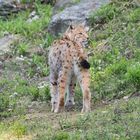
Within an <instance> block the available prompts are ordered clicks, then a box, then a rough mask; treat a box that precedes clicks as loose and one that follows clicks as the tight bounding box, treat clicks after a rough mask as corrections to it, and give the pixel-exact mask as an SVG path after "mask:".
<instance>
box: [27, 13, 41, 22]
mask: <svg viewBox="0 0 140 140" xmlns="http://www.w3.org/2000/svg"><path fill="white" fill-rule="evenodd" d="M37 19H39V16H38V15H37V13H36V11H32V12H31V13H30V15H29V19H28V20H27V22H28V23H31V22H32V21H35V20H37Z"/></svg>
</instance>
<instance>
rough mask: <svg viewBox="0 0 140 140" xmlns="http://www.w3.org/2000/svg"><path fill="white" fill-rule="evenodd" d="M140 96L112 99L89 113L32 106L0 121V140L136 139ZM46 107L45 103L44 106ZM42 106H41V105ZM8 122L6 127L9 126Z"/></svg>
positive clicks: (139, 121) (139, 120) (138, 131)
mask: <svg viewBox="0 0 140 140" xmlns="http://www.w3.org/2000/svg"><path fill="white" fill-rule="evenodd" d="M139 105H140V98H136V97H134V98H130V99H122V100H116V101H114V102H112V103H109V104H108V105H103V104H102V105H100V106H97V107H96V108H95V109H93V110H92V112H91V113H89V114H80V113H79V110H78V112H77V111H72V112H63V113H62V114H54V113H50V112H49V111H48V109H47V110H44V111H43V110H42V111H40V110H36V111H35V112H33V113H30V114H25V115H23V116H22V117H15V118H13V120H12V119H10V120H9V121H7V120H5V121H6V122H5V125H3V123H1V125H0V126H1V127H0V129H1V130H2V133H1V134H0V138H1V140H9V139H10V140H16V139H21V140H23V139H25V140H26V139H28V140H30V139H31V140H32V139H35V140H63V139H68V140H72V139H77V140H85V139H87V140H93V139H98V140H112V139H124V140H129V139H130V140H131V139H133V140H138V139H139V137H140V128H139V126H140V114H139V113H140V108H139ZM46 108H47V107H46ZM43 109H44V107H43ZM9 126H10V127H9Z"/></svg>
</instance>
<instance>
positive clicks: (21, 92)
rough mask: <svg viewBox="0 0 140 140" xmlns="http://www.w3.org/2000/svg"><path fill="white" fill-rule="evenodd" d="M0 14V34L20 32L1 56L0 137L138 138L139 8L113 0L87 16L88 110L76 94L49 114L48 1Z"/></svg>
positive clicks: (55, 139) (28, 139) (50, 139)
mask: <svg viewBox="0 0 140 140" xmlns="http://www.w3.org/2000/svg"><path fill="white" fill-rule="evenodd" d="M34 11H35V15H34V16H38V19H37V20H34V21H32V22H30V23H29V22H28V19H29V18H30V13H32V11H30V10H29V11H25V12H22V13H19V14H18V15H15V16H12V17H9V20H7V21H3V20H0V31H1V32H0V36H1V38H3V37H4V35H5V33H6V34H7V33H8V34H17V35H20V37H21V39H20V40H16V41H15V42H12V44H11V46H12V49H11V51H10V52H9V53H6V54H5V55H1V56H0V121H1V122H0V140H16V139H18V140H20V139H21V140H64V139H68V140H74V139H77V140H94V139H95V140H112V139H114V140H116V139H121V140H139V137H140V127H139V126H140V117H139V116H140V108H139V106H140V97H139V95H140V63H139V60H140V49H139V44H140V38H139V34H140V28H139V25H140V21H139V19H140V17H139V16H140V8H139V4H138V3H137V2H136V0H135V1H133V0H126V1H122V0H119V1H115V0H112V3H111V4H108V5H106V6H103V7H102V8H101V9H100V10H99V11H97V12H96V13H94V14H93V15H92V14H91V18H90V21H89V22H90V23H91V28H93V29H92V32H91V33H90V38H91V48H90V50H88V51H89V52H90V63H91V90H92V93H93V94H92V98H93V99H92V112H91V113H89V114H81V113H80V109H81V107H82V96H81V91H80V89H79V87H78V86H77V88H76V97H75V100H76V106H75V107H74V109H73V110H72V111H70V112H67V111H66V112H63V113H62V114H53V113H51V112H50V93H49V87H48V82H47V81H48V74H49V69H48V65H47V59H46V58H47V52H48V46H49V45H50V44H51V42H52V41H53V38H52V36H50V35H49V34H48V33H46V32H47V30H46V28H47V25H48V23H49V20H50V16H51V7H50V6H48V5H41V4H36V5H35V9H34Z"/></svg>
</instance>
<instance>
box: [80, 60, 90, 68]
mask: <svg viewBox="0 0 140 140" xmlns="http://www.w3.org/2000/svg"><path fill="white" fill-rule="evenodd" d="M80 65H81V66H82V67H83V68H85V69H89V68H90V64H89V62H88V61H87V60H85V59H83V60H82V61H81V62H80Z"/></svg>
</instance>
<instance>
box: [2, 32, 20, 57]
mask: <svg viewBox="0 0 140 140" xmlns="http://www.w3.org/2000/svg"><path fill="white" fill-rule="evenodd" d="M16 40H19V37H18V36H17V35H12V34H11V35H6V36H4V37H2V38H0V55H3V54H5V53H7V52H10V47H11V44H12V43H14V42H15V41H16Z"/></svg>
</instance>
